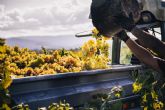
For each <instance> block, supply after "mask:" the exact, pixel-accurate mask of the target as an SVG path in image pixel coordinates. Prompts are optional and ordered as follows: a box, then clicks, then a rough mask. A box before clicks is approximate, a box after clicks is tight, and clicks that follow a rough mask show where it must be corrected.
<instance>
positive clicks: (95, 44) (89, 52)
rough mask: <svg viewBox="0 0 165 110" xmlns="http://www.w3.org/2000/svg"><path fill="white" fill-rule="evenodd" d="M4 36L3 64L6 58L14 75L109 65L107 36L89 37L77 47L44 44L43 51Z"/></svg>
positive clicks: (0, 57) (0, 56)
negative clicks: (9, 41) (11, 42)
mask: <svg viewBox="0 0 165 110" xmlns="http://www.w3.org/2000/svg"><path fill="white" fill-rule="evenodd" d="M0 40H1V41H2V42H1V43H0V66H2V65H1V64H2V63H1V62H5V65H7V68H8V70H9V72H10V73H11V75H12V78H21V77H27V76H38V75H46V74H58V73H68V72H80V71H83V70H93V69H106V68H109V66H108V65H107V63H108V62H109V61H110V60H109V58H108V56H109V44H108V43H107V41H106V40H105V39H104V38H97V39H96V40H89V41H88V42H86V43H85V44H84V45H83V46H82V47H81V48H80V49H79V50H76V51H70V50H65V49H60V50H51V51H47V50H46V49H44V48H43V49H42V50H43V51H42V52H40V53H39V52H37V51H32V50H29V49H27V48H20V47H18V46H14V47H11V46H8V45H5V43H4V39H0ZM0 73H1V72H0Z"/></svg>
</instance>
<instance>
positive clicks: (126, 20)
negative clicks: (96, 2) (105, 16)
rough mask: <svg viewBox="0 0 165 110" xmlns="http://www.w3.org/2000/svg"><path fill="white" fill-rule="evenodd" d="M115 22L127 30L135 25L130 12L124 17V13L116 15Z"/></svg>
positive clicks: (130, 29)
mask: <svg viewBox="0 0 165 110" xmlns="http://www.w3.org/2000/svg"><path fill="white" fill-rule="evenodd" d="M115 23H116V24H118V25H119V26H121V27H122V28H123V29H125V30H127V31H129V32H131V31H132V29H133V28H134V27H136V25H135V23H134V20H133V15H132V14H130V15H129V17H126V16H124V15H119V16H116V19H115Z"/></svg>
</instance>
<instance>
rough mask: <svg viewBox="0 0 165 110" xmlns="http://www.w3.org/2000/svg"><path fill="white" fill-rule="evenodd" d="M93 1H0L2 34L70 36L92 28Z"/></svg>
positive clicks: (7, 35)
mask: <svg viewBox="0 0 165 110" xmlns="http://www.w3.org/2000/svg"><path fill="white" fill-rule="evenodd" d="M91 1H92V0H0V37H4V38H8V37H17V36H30V35H31V36H33V35H35V36H45V35H68V34H75V33H78V32H82V31H86V30H91V29H92V23H91V20H90V19H88V16H89V11H90V4H91Z"/></svg>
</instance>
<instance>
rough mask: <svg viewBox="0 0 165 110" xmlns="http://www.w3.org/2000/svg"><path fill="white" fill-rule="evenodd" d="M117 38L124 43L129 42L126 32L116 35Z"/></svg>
mask: <svg viewBox="0 0 165 110" xmlns="http://www.w3.org/2000/svg"><path fill="white" fill-rule="evenodd" d="M116 37H118V38H120V39H121V40H123V41H124V42H127V40H128V39H129V36H128V35H127V33H126V32H125V31H124V30H123V31H121V32H119V33H118V34H116Z"/></svg>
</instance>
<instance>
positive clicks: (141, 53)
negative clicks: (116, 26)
mask: <svg viewBox="0 0 165 110" xmlns="http://www.w3.org/2000/svg"><path fill="white" fill-rule="evenodd" d="M117 36H118V37H119V38H120V39H121V40H123V41H124V42H125V43H126V44H127V46H128V47H129V48H130V50H131V51H132V52H133V54H134V55H135V56H136V57H137V58H138V59H139V60H140V61H141V62H143V63H145V64H146V65H148V66H150V67H152V68H154V69H155V70H157V71H158V72H162V71H161V68H160V66H159V64H158V60H159V58H157V57H154V56H153V55H152V54H151V53H150V52H149V51H148V50H147V49H145V48H144V47H142V46H140V45H138V44H137V43H136V42H135V41H133V40H132V39H130V38H129V36H128V35H127V34H126V32H124V31H122V32H120V33H119V34H118V35H117Z"/></svg>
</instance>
